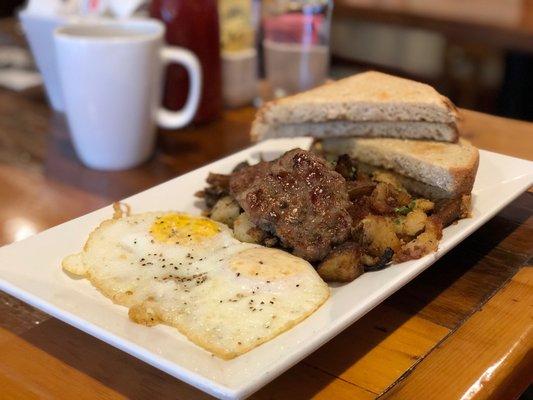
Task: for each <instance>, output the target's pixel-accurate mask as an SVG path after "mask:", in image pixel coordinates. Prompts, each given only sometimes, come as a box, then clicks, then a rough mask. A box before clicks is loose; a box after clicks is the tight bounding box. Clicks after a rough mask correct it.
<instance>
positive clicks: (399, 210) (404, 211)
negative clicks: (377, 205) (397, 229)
mask: <svg viewBox="0 0 533 400" xmlns="http://www.w3.org/2000/svg"><path fill="white" fill-rule="evenodd" d="M415 206H416V201H414V200H413V201H411V202H410V203H409V204H408V205H406V206H403V207H397V208H395V209H394V212H395V213H396V214H402V215H407V214H409V213H410V212H411V211H413V210H414V208H415Z"/></svg>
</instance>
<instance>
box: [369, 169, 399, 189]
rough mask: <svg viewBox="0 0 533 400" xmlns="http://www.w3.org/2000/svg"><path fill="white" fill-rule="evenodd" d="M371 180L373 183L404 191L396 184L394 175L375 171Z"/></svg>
mask: <svg viewBox="0 0 533 400" xmlns="http://www.w3.org/2000/svg"><path fill="white" fill-rule="evenodd" d="M372 180H374V181H375V182H383V183H388V184H389V185H392V186H394V187H395V188H396V189H400V190H404V189H403V186H402V185H401V184H400V182H398V180H397V179H396V178H395V177H394V175H392V174H390V173H388V172H385V171H375V172H374V173H373V174H372Z"/></svg>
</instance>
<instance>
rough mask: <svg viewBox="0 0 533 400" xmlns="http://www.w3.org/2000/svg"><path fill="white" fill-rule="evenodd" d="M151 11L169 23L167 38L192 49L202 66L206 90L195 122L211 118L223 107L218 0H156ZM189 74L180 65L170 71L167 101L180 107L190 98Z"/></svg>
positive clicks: (167, 104) (172, 107) (166, 105)
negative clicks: (188, 95)
mask: <svg viewBox="0 0 533 400" xmlns="http://www.w3.org/2000/svg"><path fill="white" fill-rule="evenodd" d="M150 15H151V16H152V17H153V18H157V19H160V20H161V21H163V23H164V24H165V26H166V41H167V43H168V44H170V45H176V46H181V47H185V48H187V49H189V50H190V51H192V52H193V53H194V54H195V55H196V56H197V57H198V59H199V60H200V64H201V66H202V93H201V96H200V104H199V106H198V111H197V112H196V116H195V117H194V120H193V122H195V123H203V122H209V121H212V120H214V119H215V118H217V117H218V116H219V114H220V111H221V109H222V73H221V62H220V39H219V26H218V12H217V1H216V0H152V3H151V5H150ZM188 79H189V78H188V75H187V72H186V71H185V69H184V68H183V67H182V66H179V65H170V66H169V67H168V68H167V71H166V81H165V88H164V94H163V104H164V106H165V107H167V108H169V109H170V110H179V109H180V108H182V107H183V105H184V104H185V101H186V99H187V88H188V87H189V82H188Z"/></svg>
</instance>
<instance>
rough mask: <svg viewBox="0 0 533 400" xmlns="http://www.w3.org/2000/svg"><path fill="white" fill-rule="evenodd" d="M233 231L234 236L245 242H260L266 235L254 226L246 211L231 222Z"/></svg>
mask: <svg viewBox="0 0 533 400" xmlns="http://www.w3.org/2000/svg"><path fill="white" fill-rule="evenodd" d="M233 233H234V235H235V238H237V239H238V240H240V241H241V242H246V243H261V242H262V241H263V240H264V239H265V237H266V233H265V232H264V231H262V230H261V229H259V228H258V227H257V226H255V225H254V224H253V223H252V221H250V218H248V214H246V213H242V214H241V215H239V216H238V217H237V219H236V220H235V222H234V223H233Z"/></svg>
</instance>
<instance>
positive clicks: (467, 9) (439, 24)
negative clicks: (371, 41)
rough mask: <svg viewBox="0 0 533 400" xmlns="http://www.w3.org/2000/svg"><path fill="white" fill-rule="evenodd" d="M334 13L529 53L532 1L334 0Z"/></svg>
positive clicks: (531, 49) (531, 46)
mask: <svg viewBox="0 0 533 400" xmlns="http://www.w3.org/2000/svg"><path fill="white" fill-rule="evenodd" d="M334 13H335V17H338V18H355V19H359V20H364V21H374V22H382V23H387V24H393V25H402V26H408V27H412V28H422V29H427V30H431V31H437V32H440V33H442V34H444V35H446V36H447V37H449V38H451V39H453V40H457V41H459V42H470V43H483V44H486V45H488V46H490V47H500V48H503V49H508V50H519V51H527V52H533V0H468V1H464V0H431V1H426V0H409V1H404V0H393V1H382V0H337V1H336V2H335V10H334Z"/></svg>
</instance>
